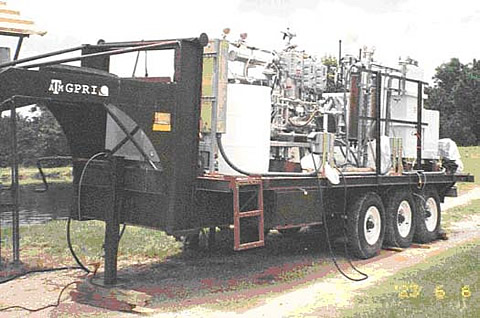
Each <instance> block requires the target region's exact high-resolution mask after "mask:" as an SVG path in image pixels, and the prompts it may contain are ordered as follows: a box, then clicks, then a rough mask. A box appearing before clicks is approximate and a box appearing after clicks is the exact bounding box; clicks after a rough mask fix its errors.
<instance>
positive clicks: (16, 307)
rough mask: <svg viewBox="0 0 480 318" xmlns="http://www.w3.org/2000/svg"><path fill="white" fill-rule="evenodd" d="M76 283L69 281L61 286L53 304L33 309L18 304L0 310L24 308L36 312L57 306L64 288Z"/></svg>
mask: <svg viewBox="0 0 480 318" xmlns="http://www.w3.org/2000/svg"><path fill="white" fill-rule="evenodd" d="M76 283H77V282H71V283H69V284H67V285H65V286H64V287H63V288H62V290H61V291H60V294H59V295H58V298H57V302H56V303H54V304H50V305H46V306H43V307H40V308H35V309H31V308H27V307H23V306H18V305H15V306H8V307H4V308H0V312H1V311H7V310H10V309H23V310H26V311H29V312H38V311H42V310H44V309H47V308H50V307H58V306H59V305H60V302H61V300H62V295H63V293H64V292H65V290H67V288H68V287H70V286H72V285H73V284H76Z"/></svg>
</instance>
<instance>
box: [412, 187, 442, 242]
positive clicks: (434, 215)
mask: <svg viewBox="0 0 480 318" xmlns="http://www.w3.org/2000/svg"><path fill="white" fill-rule="evenodd" d="M415 201H416V205H417V213H415V215H416V218H415V222H416V230H415V235H414V237H413V240H414V241H415V242H418V243H429V242H431V241H434V240H436V239H437V238H438V236H439V232H440V224H441V216H442V213H441V209H440V197H439V196H438V192H437V190H436V189H435V188H429V189H426V191H425V194H424V195H423V197H416V200H415ZM425 205H426V206H427V207H428V209H427V210H426V209H425Z"/></svg>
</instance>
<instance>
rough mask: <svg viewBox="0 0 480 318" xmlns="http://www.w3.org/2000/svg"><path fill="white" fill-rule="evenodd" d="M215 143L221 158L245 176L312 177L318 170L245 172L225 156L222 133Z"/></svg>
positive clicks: (218, 135)
mask: <svg viewBox="0 0 480 318" xmlns="http://www.w3.org/2000/svg"><path fill="white" fill-rule="evenodd" d="M217 145H218V150H219V151H220V154H221V155H222V157H223V159H224V160H225V162H226V163H227V164H228V165H229V166H230V167H231V168H232V169H233V170H235V171H236V172H238V173H241V174H244V175H247V176H260V177H313V176H316V175H317V173H318V171H319V170H317V169H315V171H314V172H310V173H296V172H283V173H282V172H281V173H278V172H264V173H252V172H247V171H244V170H242V169H240V168H239V167H237V166H236V165H235V164H234V163H233V162H231V161H230V159H229V158H228V157H227V154H226V153H225V149H224V148H223V144H222V134H217Z"/></svg>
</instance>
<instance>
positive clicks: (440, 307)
mask: <svg viewBox="0 0 480 318" xmlns="http://www.w3.org/2000/svg"><path fill="white" fill-rule="evenodd" d="M479 255H480V240H477V241H474V242H472V243H469V244H467V245H463V246H459V247H454V248H451V249H449V250H448V251H446V252H444V253H442V254H440V255H436V256H433V257H431V258H429V260H428V262H426V263H422V264H419V265H416V266H413V267H409V268H406V269H404V270H401V271H399V272H398V273H397V274H396V275H395V276H392V277H390V278H388V279H387V280H386V281H384V282H382V283H381V284H380V285H377V286H376V287H373V288H369V289H368V290H366V291H364V292H362V293H361V294H360V295H358V296H356V297H355V298H354V302H353V306H352V307H353V308H350V309H345V310H343V311H342V317H480V266H479V264H480V256H479ZM446 273H448V274H446Z"/></svg>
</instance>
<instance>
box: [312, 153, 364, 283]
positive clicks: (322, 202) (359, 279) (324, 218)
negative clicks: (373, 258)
mask: <svg viewBox="0 0 480 318" xmlns="http://www.w3.org/2000/svg"><path fill="white" fill-rule="evenodd" d="M313 166H314V167H315V170H317V167H316V163H315V160H313ZM340 173H341V171H340ZM341 174H342V177H343V182H344V186H345V196H344V206H343V211H344V216H345V215H346V207H347V204H346V200H347V197H346V195H347V192H346V190H347V186H346V182H345V180H346V179H345V175H344V174H343V173H341ZM317 181H318V193H319V197H320V204H321V211H322V212H323V225H324V228H325V235H326V236H327V245H328V250H329V253H330V259H331V260H332V261H333V264H335V267H336V268H337V270H338V271H339V272H340V274H342V275H343V276H344V277H345V278H347V279H349V280H351V281H354V282H360V281H362V280H365V279H367V278H368V275H366V274H364V273H362V272H360V271H359V270H358V269H357V268H356V267H355V266H353V264H352V262H351V261H350V257H349V254H348V253H347V243H346V240H347V234H346V232H345V227H344V228H343V230H344V232H343V234H344V236H345V242H344V244H345V253H346V255H345V256H347V259H348V263H349V264H350V266H351V267H352V268H353V269H354V270H355V271H357V272H358V273H360V274H361V275H363V276H364V277H363V278H354V277H350V276H348V274H347V273H345V272H344V271H343V270H342V269H341V268H340V266H339V265H338V263H337V259H336V258H335V255H334V254H333V249H332V244H331V243H330V234H329V233H328V225H327V213H326V211H325V203H324V201H323V200H324V199H323V189H322V184H321V183H320V179H318V178H317ZM344 225H345V219H344Z"/></svg>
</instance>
